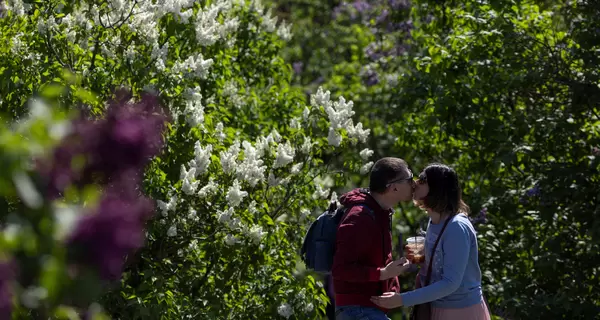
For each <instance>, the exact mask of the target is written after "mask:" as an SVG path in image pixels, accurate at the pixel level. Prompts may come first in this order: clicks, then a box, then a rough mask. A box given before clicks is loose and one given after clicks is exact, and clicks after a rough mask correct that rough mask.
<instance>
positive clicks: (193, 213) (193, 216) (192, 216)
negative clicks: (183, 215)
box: [187, 208, 200, 221]
mask: <svg viewBox="0 0 600 320" xmlns="http://www.w3.org/2000/svg"><path fill="white" fill-rule="evenodd" d="M187 218H188V219H190V220H192V221H198V220H200V218H198V213H197V212H196V210H194V209H192V208H190V210H189V212H188V215H187Z"/></svg>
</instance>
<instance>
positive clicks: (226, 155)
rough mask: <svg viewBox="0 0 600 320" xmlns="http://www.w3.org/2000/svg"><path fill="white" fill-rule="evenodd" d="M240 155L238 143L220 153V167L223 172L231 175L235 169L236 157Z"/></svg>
mask: <svg viewBox="0 0 600 320" xmlns="http://www.w3.org/2000/svg"><path fill="white" fill-rule="evenodd" d="M239 154H240V142H239V141H235V142H234V143H233V144H232V145H231V146H230V147H229V149H228V150H227V151H221V153H220V154H219V155H220V158H221V166H222V167H223V172H225V173H232V172H234V170H235V168H236V165H237V163H236V160H237V158H238V155H239Z"/></svg>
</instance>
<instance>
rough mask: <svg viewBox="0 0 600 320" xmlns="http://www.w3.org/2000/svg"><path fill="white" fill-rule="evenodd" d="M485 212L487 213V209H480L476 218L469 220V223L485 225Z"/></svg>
mask: <svg viewBox="0 0 600 320" xmlns="http://www.w3.org/2000/svg"><path fill="white" fill-rule="evenodd" d="M487 212H488V209H487V208H485V207H484V208H482V209H481V210H480V211H479V214H478V215H477V216H475V217H472V218H470V220H471V223H472V224H473V225H479V224H485V223H487V221H488V219H487Z"/></svg>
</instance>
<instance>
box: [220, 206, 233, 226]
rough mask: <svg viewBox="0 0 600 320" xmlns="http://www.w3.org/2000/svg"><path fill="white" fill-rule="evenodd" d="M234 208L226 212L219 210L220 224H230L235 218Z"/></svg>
mask: <svg viewBox="0 0 600 320" xmlns="http://www.w3.org/2000/svg"><path fill="white" fill-rule="evenodd" d="M233 212H234V211H233V208H229V209H227V210H225V211H220V210H217V218H218V220H219V222H220V223H224V224H228V223H229V222H230V221H231V218H232V217H233Z"/></svg>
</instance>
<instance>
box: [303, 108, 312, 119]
mask: <svg viewBox="0 0 600 320" xmlns="http://www.w3.org/2000/svg"><path fill="white" fill-rule="evenodd" d="M309 116H310V109H308V107H304V111H302V119H304V121H307V120H308V117H309Z"/></svg>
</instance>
